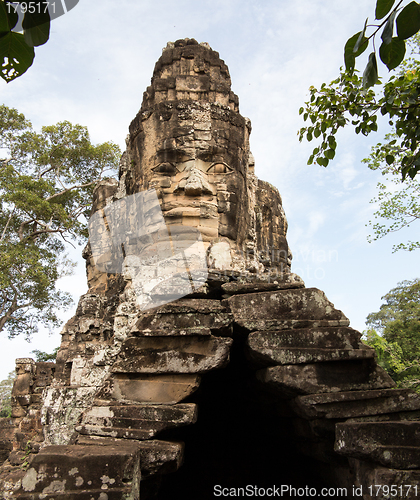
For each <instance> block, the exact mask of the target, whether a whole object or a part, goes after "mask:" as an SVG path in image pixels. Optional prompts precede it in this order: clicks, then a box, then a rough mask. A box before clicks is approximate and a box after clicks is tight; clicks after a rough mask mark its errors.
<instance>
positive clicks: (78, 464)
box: [17, 441, 140, 500]
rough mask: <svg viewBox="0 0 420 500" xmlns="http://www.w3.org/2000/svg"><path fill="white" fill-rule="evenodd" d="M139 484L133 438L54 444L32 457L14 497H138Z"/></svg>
mask: <svg viewBox="0 0 420 500" xmlns="http://www.w3.org/2000/svg"><path fill="white" fill-rule="evenodd" d="M139 485H140V447H139V446H138V443H136V442H127V441H121V442H114V443H112V444H111V443H109V444H107V445H104V444H102V445H100V446H98V445H96V446H83V445H79V444H78V445H67V446H59V445H54V446H47V447H45V448H44V449H42V450H41V451H40V452H39V453H38V454H37V455H36V456H35V457H34V459H33V460H32V462H31V465H30V468H29V469H28V471H27V472H26V474H25V476H24V477H23V479H22V484H21V487H20V490H18V492H17V498H20V499H21V500H23V499H25V500H26V499H28V500H29V499H31V500H38V499H39V500H41V499H45V498H51V499H53V498H56V497H57V498H60V497H61V498H63V499H64V498H65V499H66V500H67V499H75V500H85V499H89V500H90V499H91V498H96V499H98V500H105V498H106V499H107V500H110V499H111V498H113V499H115V500H117V499H121V498H123V496H122V495H123V494H125V495H127V498H130V499H131V498H132V499H133V500H135V499H136V500H137V499H139V491H140V490H139V487H140V486H139ZM89 494H91V496H90V497H89V496H88V495H89ZM95 495H98V496H95Z"/></svg>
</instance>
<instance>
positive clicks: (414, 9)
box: [397, 2, 420, 40]
mask: <svg viewBox="0 0 420 500" xmlns="http://www.w3.org/2000/svg"><path fill="white" fill-rule="evenodd" d="M419 30H420V5H419V4H418V3H417V2H410V3H409V4H408V5H406V6H405V7H404V9H403V10H402V11H401V12H400V14H399V15H398V17H397V33H398V38H400V39H401V40H406V39H407V38H410V37H411V36H413V35H415V34H416V33H417V32H418V31H419Z"/></svg>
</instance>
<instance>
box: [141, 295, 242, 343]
mask: <svg viewBox="0 0 420 500" xmlns="http://www.w3.org/2000/svg"><path fill="white" fill-rule="evenodd" d="M232 321H233V318H232V315H231V314H230V313H229V312H227V310H226V308H225V307H224V306H222V304H221V303H220V301H218V300H209V299H184V300H178V301H175V302H172V303H170V304H165V305H163V306H161V307H158V308H156V309H154V310H153V312H150V313H144V314H142V315H141V316H140V318H139V320H138V321H137V323H136V324H135V326H134V327H133V329H132V332H131V333H132V334H135V335H145V336H146V335H149V336H150V335H160V334H161V333H162V331H163V332H166V333H165V335H197V334H200V335H208V334H209V331H210V329H211V330H219V329H226V328H228V327H229V326H230V324H231V323H232Z"/></svg>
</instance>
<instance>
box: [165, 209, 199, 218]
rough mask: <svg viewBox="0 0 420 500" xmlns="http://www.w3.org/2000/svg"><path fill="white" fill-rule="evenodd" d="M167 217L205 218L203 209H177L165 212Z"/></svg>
mask: <svg viewBox="0 0 420 500" xmlns="http://www.w3.org/2000/svg"><path fill="white" fill-rule="evenodd" d="M163 215H164V216H165V217H204V214H203V210H202V208H201V207H198V208H195V207H176V208H171V209H170V210H168V211H163Z"/></svg>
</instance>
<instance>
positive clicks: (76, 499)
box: [13, 486, 140, 500]
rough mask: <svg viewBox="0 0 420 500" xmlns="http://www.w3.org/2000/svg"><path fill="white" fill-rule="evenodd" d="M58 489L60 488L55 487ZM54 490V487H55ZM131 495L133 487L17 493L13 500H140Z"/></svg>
mask: <svg viewBox="0 0 420 500" xmlns="http://www.w3.org/2000/svg"><path fill="white" fill-rule="evenodd" d="M55 487H56V488H57V487H58V486H55ZM53 489H54V487H53ZM130 495H131V487H130V486H127V487H125V488H112V489H108V490H103V489H95V490H84V491H81V490H72V491H70V490H69V491H62V492H60V491H53V490H51V491H50V492H47V493H16V494H15V495H14V496H13V498H18V499H19V500H122V499H125V498H130V500H131V498H133V500H134V499H136V498H140V497H135V496H130Z"/></svg>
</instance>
